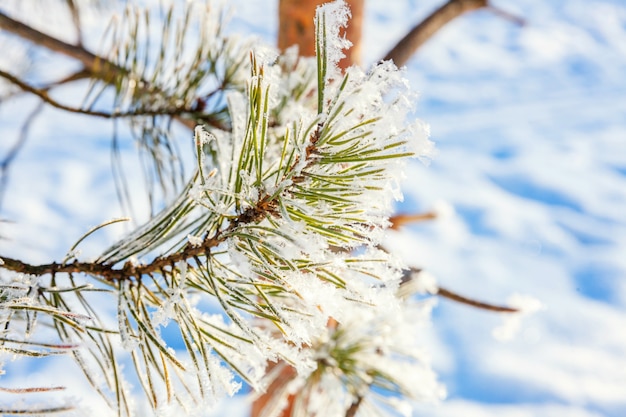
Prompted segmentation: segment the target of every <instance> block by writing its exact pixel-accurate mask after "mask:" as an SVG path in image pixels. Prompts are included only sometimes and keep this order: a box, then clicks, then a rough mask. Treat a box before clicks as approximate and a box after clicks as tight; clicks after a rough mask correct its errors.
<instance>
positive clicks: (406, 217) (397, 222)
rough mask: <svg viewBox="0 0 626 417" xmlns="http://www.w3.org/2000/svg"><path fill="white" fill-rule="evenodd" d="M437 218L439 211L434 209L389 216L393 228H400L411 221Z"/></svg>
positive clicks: (416, 221)
mask: <svg viewBox="0 0 626 417" xmlns="http://www.w3.org/2000/svg"><path fill="white" fill-rule="evenodd" d="M436 218H437V213H436V212H434V211H427V212H425V213H410V214H396V215H393V216H391V217H390V218H389V222H391V226H390V227H389V228H390V229H392V230H399V229H400V228H401V227H402V226H404V225H406V224H409V223H418V222H423V221H426V220H434V219H436Z"/></svg>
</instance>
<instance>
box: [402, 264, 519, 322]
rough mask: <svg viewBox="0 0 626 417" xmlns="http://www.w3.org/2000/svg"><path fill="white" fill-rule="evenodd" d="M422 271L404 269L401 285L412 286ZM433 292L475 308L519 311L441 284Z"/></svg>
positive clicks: (504, 311) (502, 311)
mask: <svg viewBox="0 0 626 417" xmlns="http://www.w3.org/2000/svg"><path fill="white" fill-rule="evenodd" d="M421 272H422V270H421V269H420V268H410V269H406V270H405V271H404V274H403V276H402V279H401V281H400V285H401V287H402V286H407V285H408V286H410V285H412V283H414V282H416V281H414V280H419V279H420V273H421ZM433 293H434V294H436V295H438V296H440V297H443V298H447V299H449V300H452V301H456V302H457V303H461V304H466V305H469V306H472V307H475V308H479V309H481V310H489V311H495V312H498V313H517V312H519V310H518V309H516V308H512V307H505V306H499V305H496V304H491V303H485V302H483V301H477V300H475V299H473V298H469V297H466V296H463V295H460V294H458V293H456V292H454V291H450V290H448V289H446V288H442V287H440V286H437V288H436V292H435V290H433Z"/></svg>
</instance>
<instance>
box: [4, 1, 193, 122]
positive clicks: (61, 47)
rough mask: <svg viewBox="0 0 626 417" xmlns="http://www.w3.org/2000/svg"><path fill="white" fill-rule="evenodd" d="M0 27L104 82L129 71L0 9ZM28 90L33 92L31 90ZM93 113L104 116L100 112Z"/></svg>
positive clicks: (111, 81) (175, 115)
mask: <svg viewBox="0 0 626 417" xmlns="http://www.w3.org/2000/svg"><path fill="white" fill-rule="evenodd" d="M0 29H3V30H6V31H7V32H10V33H13V34H14V35H17V36H19V37H21V38H22V39H26V40H28V41H30V42H32V43H34V44H36V45H38V46H41V47H44V48H46V49H49V50H51V51H54V52H57V53H60V54H62V55H65V56H68V57H70V58H73V59H76V60H78V61H80V62H81V63H82V64H83V66H84V67H85V69H86V70H87V71H89V73H90V74H91V75H92V76H93V77H94V78H97V79H99V80H101V81H104V82H106V83H113V82H114V80H115V79H117V78H118V77H123V76H126V75H128V74H129V73H130V72H129V70H128V69H127V68H123V67H121V66H118V65H116V64H114V63H113V62H111V61H109V60H107V59H106V58H103V57H101V56H98V55H95V54H93V53H92V52H90V51H88V50H87V49H86V48H85V47H83V46H80V45H72V44H69V43H66V42H63V41H62V40H59V39H57V38H55V37H52V36H50V35H47V34H45V33H43V32H40V31H38V30H36V29H34V28H32V27H30V26H28V25H26V24H24V23H22V22H19V21H17V20H15V19H12V18H10V17H9V16H7V15H6V14H4V13H3V12H2V11H0ZM144 82H145V84H146V85H148V84H149V83H148V82H146V81H144ZM30 92H32V93H34V92H33V91H30ZM65 110H68V109H65ZM181 113H182V111H181ZM95 115H97V116H101V117H106V116H104V115H102V114H95ZM172 117H173V118H174V119H175V120H177V121H178V122H179V123H181V124H182V125H184V126H186V127H187V128H189V129H193V128H194V127H195V126H196V124H197V123H196V122H195V121H194V120H192V119H189V118H186V117H183V116H182V115H180V114H176V113H175V114H172Z"/></svg>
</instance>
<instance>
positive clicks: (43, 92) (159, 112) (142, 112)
mask: <svg viewBox="0 0 626 417" xmlns="http://www.w3.org/2000/svg"><path fill="white" fill-rule="evenodd" d="M0 77H2V78H4V79H6V80H7V81H9V82H10V83H12V84H15V85H16V86H18V87H19V88H20V89H21V90H22V91H25V92H27V93H31V94H34V95H36V96H37V97H39V98H40V99H41V100H43V101H44V102H46V103H48V104H49V105H51V106H52V107H55V108H57V109H60V110H64V111H67V112H70V113H78V114H84V115H88V116H96V117H103V118H105V119H117V118H123V117H136V116H175V115H178V114H181V113H192V112H193V111H192V110H190V109H186V108H184V107H174V108H163V109H139V110H132V111H128V112H121V111H115V112H111V113H110V112H103V111H95V110H87V109H81V108H77V107H72V106H68V105H65V104H62V103H59V102H58V101H56V100H54V99H53V98H52V97H50V95H49V94H48V91H47V89H40V88H36V87H33V86H32V85H30V84H28V83H25V82H24V81H22V80H20V79H19V78H17V77H15V76H14V75H11V74H9V73H8V72H5V71H2V70H0Z"/></svg>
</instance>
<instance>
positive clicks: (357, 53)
mask: <svg viewBox="0 0 626 417" xmlns="http://www.w3.org/2000/svg"><path fill="white" fill-rule="evenodd" d="M323 3H327V1H326V0H280V1H279V6H278V7H279V9H278V47H279V48H280V49H281V50H285V49H286V48H288V47H290V46H292V45H298V47H299V48H300V55H302V56H313V55H315V25H314V23H313V18H314V17H315V9H316V8H317V6H319V5H321V4H323ZM346 3H347V4H348V6H349V7H350V10H351V11H352V18H351V19H350V20H349V22H348V28H347V29H346V30H345V35H346V38H347V39H348V40H350V41H351V42H352V45H353V46H352V48H351V49H350V50H348V51H346V58H345V59H343V60H342V61H341V62H340V63H339V65H340V67H341V68H347V67H349V66H351V65H353V64H355V65H359V64H360V63H361V60H360V59H361V29H362V25H363V7H364V3H365V0H346Z"/></svg>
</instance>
